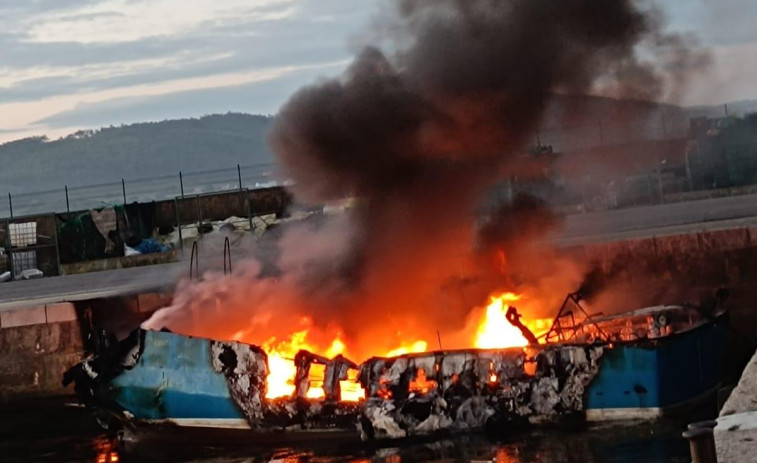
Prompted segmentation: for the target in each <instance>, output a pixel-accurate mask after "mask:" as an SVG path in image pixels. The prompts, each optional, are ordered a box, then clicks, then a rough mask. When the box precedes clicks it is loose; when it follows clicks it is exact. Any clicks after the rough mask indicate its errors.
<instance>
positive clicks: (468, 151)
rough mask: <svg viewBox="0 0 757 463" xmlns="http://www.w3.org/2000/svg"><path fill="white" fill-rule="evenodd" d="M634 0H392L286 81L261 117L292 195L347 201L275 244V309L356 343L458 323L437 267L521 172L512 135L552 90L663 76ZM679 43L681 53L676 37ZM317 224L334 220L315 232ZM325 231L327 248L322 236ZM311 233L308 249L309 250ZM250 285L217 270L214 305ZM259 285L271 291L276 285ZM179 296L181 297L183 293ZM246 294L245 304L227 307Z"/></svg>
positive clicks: (525, 134) (647, 20)
mask: <svg viewBox="0 0 757 463" xmlns="http://www.w3.org/2000/svg"><path fill="white" fill-rule="evenodd" d="M641 5H642V3H640V2H639V3H637V2H633V1H631V0H559V1H556V0H415V1H413V0H398V1H396V2H394V3H392V11H391V13H389V14H387V15H386V17H389V18H391V19H389V20H387V21H385V22H384V23H383V24H382V26H381V27H382V28H383V33H382V34H380V35H381V36H384V37H391V40H387V41H386V42H385V43H377V44H374V46H371V47H368V48H366V49H364V50H363V51H361V52H360V53H359V54H358V56H357V58H356V59H355V60H354V62H353V63H352V64H351V65H350V66H349V68H348V69H347V71H346V72H345V73H344V74H343V75H342V76H340V77H338V78H335V79H330V80H325V81H321V82H318V83H315V84H313V85H311V86H308V87H306V88H303V89H302V90H300V91H298V92H297V93H295V94H294V95H293V96H292V98H291V99H290V100H289V101H288V102H287V103H286V104H285V105H284V106H283V108H282V109H281V111H280V113H279V114H278V117H277V118H276V122H275V125H274V127H273V129H272V131H271V133H270V137H269V141H270V144H271V146H272V147H273V150H274V151H275V153H276V155H277V157H278V160H279V162H280V164H281V167H282V169H283V171H284V173H285V174H286V175H287V176H288V177H289V178H291V179H292V180H293V181H294V186H293V190H294V192H295V194H296V195H297V196H298V197H299V198H300V199H304V200H306V201H309V202H325V203H328V202H332V201H337V200H341V199H344V198H355V202H356V205H355V207H353V208H352V209H350V210H349V211H348V213H347V214H348V215H347V216H346V218H347V220H346V221H345V223H342V224H340V225H339V226H338V227H334V226H332V227H325V230H327V231H324V232H322V233H316V234H315V235H316V236H315V237H314V236H313V235H305V236H303V238H302V239H290V240H288V241H287V242H286V244H282V246H284V245H286V246H294V248H292V249H287V250H284V251H283V252H282V254H290V255H296V256H297V257H296V258H295V259H294V261H291V260H290V262H289V264H290V265H289V266H288V267H287V268H290V269H292V271H291V272H290V273H286V272H284V273H283V276H282V278H281V281H282V282H286V283H281V282H280V283H279V284H278V285H269V286H272V287H271V288H269V289H268V290H269V291H281V292H286V297H282V298H281V299H282V300H287V301H288V307H287V309H286V310H283V309H281V310H278V311H277V313H276V316H277V317H278V319H277V323H278V324H280V325H283V326H282V327H281V330H282V332H283V331H284V330H285V329H291V326H287V322H286V321H285V320H284V314H285V313H287V312H288V311H290V310H294V311H295V313H307V314H308V315H310V316H313V317H314V318H315V319H316V320H320V321H319V322H318V323H322V324H326V323H336V324H338V325H339V326H340V327H341V328H342V329H343V330H344V332H345V336H346V337H347V338H350V341H351V342H353V344H352V345H357V346H358V348H360V346H364V347H366V348H367V347H368V346H369V345H370V346H371V347H373V348H376V347H377V346H378V344H380V343H381V342H382V341H386V342H387V344H389V343H390V342H391V340H387V339H386V332H387V331H389V332H393V331H400V330H404V331H406V332H410V331H412V332H414V333H418V334H419V335H422V336H424V337H426V338H427V339H435V333H434V331H435V330H437V329H438V330H441V331H442V333H447V332H449V331H452V330H454V329H459V327H461V326H463V324H464V323H465V321H466V318H467V317H468V313H469V311H470V309H471V307H472V305H470V304H471V300H470V299H471V298H470V297H469V296H470V295H467V296H465V295H464V296H460V298H459V299H456V298H455V297H452V296H450V295H445V297H440V296H439V295H438V291H439V288H440V287H443V286H444V285H442V284H440V282H444V281H449V280H450V279H455V278H458V277H460V276H461V275H466V274H470V273H471V272H472V273H476V272H477V271H478V270H476V269H473V270H471V268H470V267H471V265H473V266H475V264H476V263H477V262H478V260H477V259H476V258H475V257H474V255H475V252H474V248H475V243H477V242H478V239H477V237H476V233H475V228H474V226H473V224H474V223H475V220H476V211H477V210H479V207H480V206H481V202H482V200H483V198H484V197H485V195H486V193H487V191H489V190H490V188H491V187H492V186H493V185H494V184H495V183H496V182H498V181H499V180H501V179H503V178H506V177H507V176H510V175H517V174H519V173H520V172H519V165H520V162H519V159H520V158H521V154H522V153H525V152H526V151H527V150H526V149H525V147H524V145H525V142H526V140H527V138H529V137H530V136H531V134H532V133H533V132H534V127H535V125H536V124H537V122H538V121H539V119H540V118H541V116H542V113H543V111H544V109H545V107H546V106H547V104H548V103H549V101H550V98H551V97H552V95H554V94H555V93H556V92H559V93H586V92H591V91H594V90H597V89H600V90H601V89H602V88H612V89H613V91H616V92H618V93H620V94H623V95H626V96H627V95H628V94H630V93H632V92H634V91H635V90H634V89H638V88H639V85H638V79H636V77H638V76H643V82H644V84H643V88H644V90H645V93H644V96H645V97H648V98H654V97H657V96H660V95H661V92H663V91H664V89H665V88H666V85H667V79H668V76H667V75H666V74H665V73H664V69H665V66H663V65H661V64H659V63H655V62H649V59H647V60H646V61H645V60H643V59H641V58H640V57H639V56H640V54H639V49H638V47H640V46H642V45H643V46H645V47H647V49H649V48H650V47H651V49H652V50H653V52H652V53H645V54H644V56H649V57H652V58H654V57H655V56H658V54H656V53H654V50H655V47H656V45H655V44H667V43H672V42H675V41H673V40H672V39H671V40H670V41H665V40H663V39H664V38H665V37H672V36H670V35H669V34H666V33H665V32H664V30H662V28H661V24H662V21H661V20H660V19H659V18H658V17H657V16H656V10H654V9H645V8H643V7H642V6H641ZM675 43H676V46H678V45H679V44H680V42H675ZM678 52H679V55H678V56H681V54H683V55H685V54H686V50H685V49H683V48H681V47H678ZM685 61H686V60H685V59H682V58H681V59H679V61H678V63H679V64H680V63H682V62H685ZM632 77H633V78H632ZM618 79H620V80H618ZM626 90H627V91H626ZM499 219H500V221H502V220H504V218H502V217H500V218H499ZM516 219H517V220H520V219H518V217H513V220H516ZM340 220H342V219H340ZM514 226H516V227H517V223H516V224H514ZM328 230H330V231H331V232H334V231H338V233H335V234H334V235H333V236H329V235H328V233H329V231H328ZM347 230H348V231H349V233H346V231H347ZM519 238H522V239H529V237H528V236H522V237H519ZM336 241H339V244H340V246H339V248H340V249H339V250H338V252H331V253H325V252H323V250H324V249H326V248H328V245H333V243H334V242H336ZM494 241H496V240H494ZM313 242H317V243H319V246H317V249H318V250H317V252H313V253H309V252H308V249H309V247H310V246H311V245H312V244H313ZM521 257H522V258H521V259H519V262H527V259H525V258H524V257H523V256H521ZM297 259H299V260H297ZM552 270H553V269H552ZM552 270H549V271H550V272H551V274H554V275H558V274H559V273H555V272H553V271H552ZM533 273H534V272H530V276H531V277H532V278H535V277H536V275H533ZM250 274H252V273H250ZM576 275H577V276H576V277H575V278H574V279H573V280H570V279H569V278H564V275H562V274H560V276H561V279H563V280H567V281H564V282H563V283H562V285H557V287H553V290H554V291H556V292H560V293H561V294H562V295H564V294H565V292H567V291H568V290H572V289H574V288H575V287H576V286H577V285H578V282H579V281H580V272H576ZM486 281H499V280H496V279H487V280H486ZM313 282H317V283H316V284H314V283H313ZM229 286H232V289H228V288H229ZM257 286H259V282H257V281H244V282H239V284H238V285H234V284H226V285H225V286H224V287H225V288H226V289H224V291H240V292H241V293H242V295H238V296H234V297H226V298H224V305H228V306H234V307H235V308H234V309H233V310H237V311H239V310H248V311H251V312H255V311H256V310H258V311H260V310H262V309H261V306H260V304H258V305H257V306H256V304H255V301H254V300H252V299H253V297H252V296H249V297H245V296H244V294H256V295H257V294H258V293H257V292H254V288H256V287H257ZM276 288H278V289H276ZM499 289H506V288H496V287H488V288H478V289H477V290H476V291H474V293H475V297H473V298H472V300H474V301H475V302H476V303H481V302H484V297H483V295H485V294H486V293H487V292H491V291H494V290H499ZM463 292H464V291H463ZM293 294H298V295H299V299H298V301H299V302H296V301H292V299H293V298H294V296H293ZM535 296H537V297H538V294H537V295H535ZM256 297H257V296H256ZM237 299H239V300H240V301H249V302H245V303H242V302H240V303H235V302H234V301H235V300H237ZM266 301H269V305H270V306H271V307H274V306H275V304H276V296H275V295H273V296H270V295H269V296H267V297H266ZM185 303H188V304H190V305H191V304H192V302H191V298H190V301H189V302H185ZM245 304H246V305H248V306H249V308H245V309H239V308H238V307H237V306H239V305H245ZM256 307H257V308H256ZM266 307H268V306H266ZM291 307H296V308H295V309H292V308H291ZM297 311H300V312H297ZM199 312H200V311H199V310H198V311H195V313H199ZM242 313H244V312H242ZM235 316H236V317H238V316H239V312H235ZM258 318H260V317H258ZM269 328H270V329H269V331H271V330H273V327H269ZM276 329H278V328H276ZM257 330H258V333H263V332H266V331H265V330H264V329H262V328H257ZM250 341H252V342H255V341H256V340H255V339H250ZM257 341H259V340H257ZM467 342H469V340H467ZM450 347H452V346H450ZM361 351H362V350H361Z"/></svg>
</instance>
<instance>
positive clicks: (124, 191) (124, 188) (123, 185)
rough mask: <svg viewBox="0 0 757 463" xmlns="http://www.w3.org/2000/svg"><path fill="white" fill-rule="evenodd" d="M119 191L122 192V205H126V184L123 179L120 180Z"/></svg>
mask: <svg viewBox="0 0 757 463" xmlns="http://www.w3.org/2000/svg"><path fill="white" fill-rule="evenodd" d="M121 191H123V194H124V205H126V182H125V181H124V179H121Z"/></svg>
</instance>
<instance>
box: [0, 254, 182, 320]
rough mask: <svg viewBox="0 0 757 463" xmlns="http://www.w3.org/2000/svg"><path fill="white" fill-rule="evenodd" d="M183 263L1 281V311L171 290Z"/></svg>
mask: <svg viewBox="0 0 757 463" xmlns="http://www.w3.org/2000/svg"><path fill="white" fill-rule="evenodd" d="M187 272H188V267H187V265H186V264H185V263H181V262H177V263H171V264H159V265H149V266H144V267H133V268H125V269H117V270H106V271H102V272H92V273H83V274H80V275H64V276H58V277H50V278H40V279H37V280H22V281H12V282H7V283H1V284H0V312H5V311H10V310H17V309H23V308H32V307H39V306H43V305H45V304H55V303H60V302H76V301H84V300H90V299H97V298H103V297H113V296H121V295H128V294H138V293H142V292H153V291H161V290H166V289H169V290H170V289H173V287H174V286H175V284H176V282H178V280H179V279H180V278H181V277H182V276H186V274H187Z"/></svg>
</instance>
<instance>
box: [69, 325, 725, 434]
mask: <svg viewBox="0 0 757 463" xmlns="http://www.w3.org/2000/svg"><path fill="white" fill-rule="evenodd" d="M725 333H726V320H725V318H724V317H721V318H719V319H717V320H715V321H713V322H706V323H702V324H700V325H698V326H696V327H694V328H692V329H690V330H689V331H684V332H680V333H678V334H673V335H670V336H666V337H662V338H659V339H654V340H650V339H645V340H639V341H633V342H620V343H615V344H614V345H612V346H605V347H604V348H603V347H589V346H574V347H570V346H563V347H560V346H549V347H545V348H544V349H543V351H540V352H543V353H545V355H546V354H549V353H550V352H552V353H553V354H550V355H547V357H545V358H551V359H552V360H550V361H551V362H555V361H557V360H559V359H563V360H561V361H563V362H573V361H575V360H576V359H578V358H584V363H583V364H582V365H584V366H586V365H588V364H587V363H585V362H586V359H587V358H589V357H591V358H596V359H597V361H596V362H594V361H593V360H591V362H594V363H593V364H594V367H593V369H591V368H589V367H587V368H589V369H588V370H585V371H584V372H585V373H586V375H588V376H586V378H587V380H586V382H584V383H583V386H582V387H580V388H578V389H575V391H576V394H577V395H576V399H577V401H578V404H577V405H576V406H575V409H574V411H579V412H583V411H585V413H586V418H587V420H589V421H597V420H623V419H639V418H641V419H649V418H655V417H658V416H661V415H663V414H665V413H667V412H670V411H673V410H675V409H677V408H679V407H681V406H683V405H685V404H687V403H690V402H691V401H693V400H696V399H698V398H700V397H703V396H706V395H707V393H709V392H711V391H713V390H714V389H715V388H716V387H717V386H718V384H719V383H720V380H721V373H722V371H721V364H722V358H723V347H724V341H725ZM141 336H142V338H141V341H140V342H139V354H138V355H134V359H135V361H134V362H133V364H131V365H128V366H126V365H125V366H124V368H123V369H122V370H120V371H119V372H118V373H117V374H115V375H113V377H108V378H103V380H102V381H101V382H100V383H101V384H102V388H101V389H98V392H97V401H98V402H99V405H101V406H104V407H105V408H108V409H111V410H114V411H116V412H124V414H125V415H126V416H127V417H128V418H133V419H136V420H138V421H147V422H169V423H174V424H177V425H183V426H192V427H216V428H239V429H250V428H257V427H258V424H259V423H263V421H265V420H264V415H265V416H267V417H269V418H270V414H271V413H272V414H274V415H275V414H276V413H279V414H282V413H283V415H282V416H284V415H287V414H288V413H289V414H291V413H290V412H288V411H287V410H285V409H284V408H282V407H281V406H278V405H274V404H271V403H267V404H263V402H266V401H264V400H263V394H264V387H265V386H264V378H265V371H266V369H265V367H259V364H260V363H256V362H262V363H263V364H264V363H265V362H266V360H265V359H266V356H265V354H264V353H262V351H259V350H254V349H257V348H255V347H254V346H248V345H244V344H239V343H218V342H216V341H212V340H208V339H202V338H192V337H188V336H182V335H177V334H173V333H167V332H156V331H142V332H141ZM250 349H253V350H250ZM571 349H573V350H571ZM576 349H577V350H576ZM593 349H599V351H598V352H599V355H598V356H597V357H592V356H591V355H589V354H590V351H592V350H593ZM466 352H468V351H461V352H455V351H452V352H447V353H440V355H448V356H450V358H455V356H456V355H458V356H459V355H470V356H471V358H473V357H475V356H476V355H481V356H484V355H490V354H491V353H490V354H486V353H485V351H470V352H468V353H466ZM581 352H583V355H578V354H580V353H581ZM515 354H518V355H524V354H523V353H522V351H517V352H514V351H513V352H511V353H510V354H507V355H511V356H512V355H515ZM419 355H425V356H430V358H431V360H433V355H434V353H429V354H419ZM498 355H499V354H498ZM503 355H504V354H503ZM540 355H541V354H540ZM126 357H127V358H128V357H129V356H126ZM516 357H517V355H516ZM482 358H483V357H482ZM487 358H488V357H487ZM513 358H515V357H513ZM245 359H247V360H245ZM245 362H247V363H245ZM84 363H86V362H84ZM538 363H539V362H537V364H538ZM485 364H486V365H489V364H490V362H489V361H488V360H487V361H486V362H485ZM256 365H257V366H256ZM419 365H420V363H419ZM444 365H446V364H445V363H444V362H442V366H444ZM513 365H515V364H513ZM555 365H557V364H555ZM565 365H567V367H568V369H567V370H566V369H564V368H562V367H560V368H557V370H560V371H576V370H575V369H574V367H575V366H576V365H578V364H574V363H565ZM90 368H91V366H87V367H86V369H90ZM520 368H522V365H521V367H520ZM553 370H555V368H553V367H550V368H548V369H547V370H545V371H553ZM557 370H555V371H557ZM508 371H509V370H508ZM513 371H515V370H513ZM498 374H499V373H498ZM503 374H505V373H503ZM503 377H504V376H503ZM250 378H253V379H252V380H251V379H250ZM254 378H258V379H261V378H262V380H261V382H259V383H258V385H257V386H256V385H254V384H253V385H252V386H251V384H252V383H251V382H250V381H256V380H255V379H254ZM487 378H488V374H487ZM539 378H541V376H538V375H537V376H536V377H530V379H528V378H522V377H521V379H520V381H521V383H522V384H526V383H529V382H530V384H531V386H529V388H530V387H533V388H536V387H537V386H538V387H541V388H542V389H543V388H544V387H545V384H546V387H548V386H549V384H547V383H549V382H547V383H545V382H544V381H542V380H540V379H539ZM543 379H547V378H543ZM261 384H262V388H263V389H261V388H260V387H258V386H260V385H261ZM560 384H562V383H560V382H559V381H556V382H555V385H556V386H558V385H560ZM573 384H574V386H575V385H576V384H578V383H576V382H574V383H573ZM256 388H257V389H256ZM529 388H526V389H524V390H525V391H528V390H530V389H529ZM534 390H535V389H534ZM543 390H544V389H543ZM558 392H559V391H558ZM572 393H573V392H571V394H572ZM582 393H583V394H582ZM525 394H528V392H525ZM534 394H535V393H534ZM524 397H526V398H527V397H528V396H527V395H526V396H524ZM556 397H558V399H559V394H558V396H556ZM292 400H294V399H292ZM558 401H559V400H558ZM529 403H530V405H529ZM529 403H524V404H525V405H524V406H533V407H536V408H538V407H539V406H540V405H539V404H538V403H536V402H534V401H533V400H531V402H529ZM549 404H551V405H549V406H550V407H551V406H552V405H554V404H552V403H551V402H549ZM522 408H523V407H521V409H522ZM536 408H534V409H536ZM347 413H355V417H356V416H357V405H355V406H353V409H351V411H349V412H347ZM539 413H542V412H539ZM543 413H544V414H545V416H552V417H554V415H550V414H551V413H552V412H551V411H549V410H548V411H546V412H543ZM336 415H340V416H346V414H345V413H337V414H336ZM289 418H291V416H290V417H289ZM269 421H270V420H269ZM250 423H253V426H250ZM269 424H270V423H269ZM342 425H344V422H341V424H340V426H342ZM274 426H279V424H274ZM350 426H354V421H352V422H350ZM327 427H328V428H333V426H330V425H329V426H327Z"/></svg>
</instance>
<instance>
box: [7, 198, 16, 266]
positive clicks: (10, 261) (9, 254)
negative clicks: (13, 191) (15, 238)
mask: <svg viewBox="0 0 757 463" xmlns="http://www.w3.org/2000/svg"><path fill="white" fill-rule="evenodd" d="M8 197H9V198H10V193H8ZM11 218H12V217H11ZM5 255H6V256H7V258H8V270H9V271H10V272H11V280H15V279H16V270H15V269H14V268H13V249H11V221H10V220H6V221H5Z"/></svg>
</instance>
